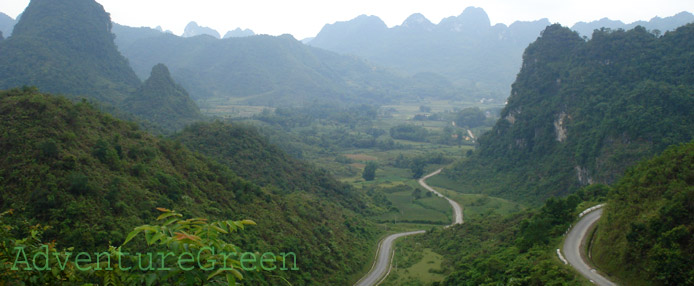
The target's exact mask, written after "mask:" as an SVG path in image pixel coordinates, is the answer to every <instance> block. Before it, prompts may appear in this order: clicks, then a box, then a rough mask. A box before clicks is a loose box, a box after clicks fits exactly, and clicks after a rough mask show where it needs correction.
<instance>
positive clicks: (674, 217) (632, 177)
mask: <svg viewBox="0 0 694 286" xmlns="http://www.w3.org/2000/svg"><path fill="white" fill-rule="evenodd" d="M593 249H594V250H593V259H594V260H595V261H596V262H597V263H598V266H600V267H601V269H602V270H604V271H606V272H608V273H610V274H614V275H616V276H617V277H619V278H620V279H622V281H623V282H624V284H628V285H694V280H693V279H694V262H693V261H694V143H688V144H683V145H679V146H673V147H671V148H668V149H667V150H666V151H665V152H663V154H662V155H660V156H658V157H655V158H653V159H650V160H648V161H645V162H642V163H639V164H638V165H637V166H635V167H634V168H632V169H630V170H629V171H628V172H627V173H626V174H625V175H624V177H623V178H622V179H621V180H619V182H618V183H616V184H615V186H614V188H613V191H612V192H611V193H610V195H609V197H608V200H607V206H606V207H605V212H604V214H603V218H602V219H601V220H600V223H599V225H598V230H597V233H596V239H595V245H594V247H593Z"/></svg>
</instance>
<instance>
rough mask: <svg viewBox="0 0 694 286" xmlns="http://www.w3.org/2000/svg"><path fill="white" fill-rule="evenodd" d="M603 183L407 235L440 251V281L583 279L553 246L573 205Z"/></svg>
mask: <svg viewBox="0 0 694 286" xmlns="http://www.w3.org/2000/svg"><path fill="white" fill-rule="evenodd" d="M604 188H609V187H607V186H594V187H587V188H584V189H581V190H580V191H579V192H578V194H576V195H572V196H569V197H567V198H551V199H548V200H547V201H546V202H545V204H544V205H543V206H542V207H541V208H539V209H528V210H523V211H520V212H514V213H512V214H509V215H499V214H490V215H487V216H472V217H471V216H468V217H466V220H465V224H463V225H460V226H455V227H451V228H449V229H447V230H436V229H432V230H431V231H429V232H427V234H426V235H424V236H421V237H415V238H412V239H409V240H413V242H415V243H417V244H418V245H419V244H421V245H422V247H431V248H432V249H433V250H434V251H435V252H436V253H440V254H443V255H444V257H445V261H444V263H442V265H449V266H448V267H446V268H444V269H443V271H445V272H448V273H450V274H449V275H448V277H446V280H445V281H444V282H442V283H441V285H583V281H582V279H583V278H580V277H579V276H578V275H577V274H576V273H575V272H573V271H571V270H570V268H569V266H565V265H563V264H561V263H560V262H559V260H558V259H557V257H556V252H555V249H556V248H555V247H554V246H555V245H556V244H558V243H559V242H560V241H561V237H562V234H563V233H564V232H565V231H566V229H567V228H568V227H569V224H570V223H571V222H573V221H574V219H575V218H576V217H577V215H578V213H579V212H580V211H582V209H577V206H578V205H579V204H580V203H583V202H587V203H588V204H594V202H595V201H596V200H598V199H599V198H600V195H601V194H602V193H603V192H596V191H595V190H596V189H604ZM579 194H580V195H579ZM486 199H487V200H488V199H489V198H486Z"/></svg>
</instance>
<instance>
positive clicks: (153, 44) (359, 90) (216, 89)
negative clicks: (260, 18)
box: [116, 29, 458, 107]
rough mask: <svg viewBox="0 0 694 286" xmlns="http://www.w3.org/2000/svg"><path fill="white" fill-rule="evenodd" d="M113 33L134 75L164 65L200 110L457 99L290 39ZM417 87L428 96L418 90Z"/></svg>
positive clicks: (446, 91)
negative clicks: (420, 99) (228, 107)
mask: <svg viewBox="0 0 694 286" xmlns="http://www.w3.org/2000/svg"><path fill="white" fill-rule="evenodd" d="M119 31H120V32H124V33H126V34H123V35H121V34H117V35H116V41H117V43H119V47H120V50H121V51H122V52H123V54H124V55H125V56H126V57H127V58H128V59H129V61H130V63H131V65H132V67H133V68H134V69H135V71H136V73H137V74H138V75H140V76H141V77H145V76H146V75H147V73H148V72H149V69H150V68H151V67H152V66H153V65H155V64H157V63H164V64H166V66H168V67H169V68H170V70H171V75H172V76H173V78H174V79H175V80H176V81H177V82H179V83H180V84H181V85H182V86H183V87H184V88H185V89H186V90H188V92H190V95H191V96H192V97H193V99H194V100H196V102H197V103H198V104H201V105H203V107H204V106H207V105H210V106H216V105H219V104H229V103H234V104H250V105H263V106H313V105H316V104H318V103H328V104H348V105H355V104H364V103H376V104H380V103H384V102H392V101H394V100H403V99H413V98H418V97H425V96H426V97H431V95H432V94H433V95H435V96H436V97H438V98H451V97H454V96H457V95H458V93H457V91H456V90H455V89H452V88H447V87H437V86H435V87H433V89H432V88H431V87H430V88H428V89H427V88H423V87H422V86H420V85H418V84H417V83H416V82H413V81H412V80H411V78H410V77H402V76H398V75H395V74H393V73H391V72H388V71H386V70H384V69H381V68H377V67H374V66H373V65H370V64H369V63H367V62H365V61H363V60H360V59H357V58H355V57H352V56H343V55H338V54H336V53H334V52H329V51H325V50H322V49H318V48H313V47H309V46H306V45H304V44H302V43H301V42H299V41H297V40H296V39H294V38H293V37H292V36H290V35H283V36H279V37H273V36H267V35H261V36H253V37H244V38H227V39H222V40H218V39H214V38H212V37H193V38H183V37H177V36H175V35H168V34H159V35H158V36H153V37H146V38H139V39H138V40H134V41H133V42H131V43H128V40H127V39H135V38H137V37H138V36H133V35H127V33H130V32H133V31H135V30H132V29H127V30H126V29H123V30H119ZM119 31H117V32H119ZM140 32H142V33H141V34H143V33H144V32H143V31H140ZM119 39H122V40H123V41H122V42H120V41H121V40H119ZM121 44H122V45H121ZM422 89H426V93H424V92H417V91H418V90H422Z"/></svg>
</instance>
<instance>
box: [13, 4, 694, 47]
mask: <svg viewBox="0 0 694 286" xmlns="http://www.w3.org/2000/svg"><path fill="white" fill-rule="evenodd" d="M97 2H99V3H101V4H102V5H103V6H104V8H105V9H106V11H107V12H109V13H111V19H113V21H114V22H116V23H119V24H123V25H128V26H137V27H139V26H148V27H156V26H162V28H163V29H165V30H171V31H173V32H174V33H175V34H179V35H180V34H182V33H183V29H184V28H185V26H186V24H188V22H190V21H196V22H197V23H198V24H199V25H201V26H208V27H211V28H213V29H216V30H217V31H218V32H219V33H220V34H222V35H224V34H225V33H226V32H227V31H228V30H233V29H235V28H237V27H241V28H249V29H252V30H253V31H255V32H256V33H261V34H270V35H280V34H285V33H288V34H292V35H294V37H295V38H297V39H302V38H306V37H313V36H315V35H316V34H317V33H318V32H319V31H320V29H321V28H322V27H323V25H324V24H326V23H334V22H335V21H346V20H350V19H352V18H355V17H356V16H359V15H361V14H367V15H376V16H378V17H380V18H381V19H383V21H384V22H386V24H387V25H388V26H390V27H392V26H396V25H400V24H401V23H402V22H403V21H404V20H405V19H406V18H407V17H408V16H409V15H411V14H413V13H422V14H424V16H426V17H427V18H428V19H429V20H431V21H432V22H434V23H438V22H439V21H441V19H442V18H445V17H448V16H457V15H459V14H460V13H461V12H462V11H463V10H464V9H465V8H466V7H468V6H476V7H482V8H483V9H484V10H485V11H486V12H487V14H489V18H490V20H491V22H492V24H496V23H504V24H507V25H509V24H511V23H512V22H514V21H516V20H537V19H541V18H548V19H549V20H550V21H551V22H553V23H556V22H559V23H561V24H563V25H565V26H572V25H573V24H574V23H576V22H579V21H592V20H598V19H600V18H603V17H608V18H610V19H613V20H622V21H623V22H626V23H630V22H634V21H637V20H649V19H651V18H653V17H655V16H660V17H667V16H672V15H674V14H676V13H679V12H682V11H688V12H692V11H693V10H694V1H692V0H658V1H655V0H649V1H645V0H523V1H518V0H426V1H423V0H349V1H346V0H345V1H342V0H341V1H330V0H245V1H239V0H196V1H191V0H97ZM28 3H29V0H2V1H1V2H0V12H4V13H5V14H8V15H10V16H11V17H13V18H16V16H17V15H18V14H19V13H21V12H22V11H23V10H24V8H26V6H27V5H28Z"/></svg>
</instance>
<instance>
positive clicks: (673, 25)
mask: <svg viewBox="0 0 694 286" xmlns="http://www.w3.org/2000/svg"><path fill="white" fill-rule="evenodd" d="M692 22H694V15H693V14H692V13H689V12H680V13H677V14H676V15H673V16H670V17H665V18H660V17H654V18H653V19H651V20H650V21H648V22H646V21H636V22H633V23H630V24H625V23H624V22H622V21H615V20H610V19H608V18H602V19H600V20H597V21H592V22H587V23H586V22H578V23H576V24H574V25H573V26H572V27H571V30H574V31H576V32H578V33H579V34H580V35H581V36H587V37H591V36H592V35H593V31H594V30H600V28H609V29H612V30H617V29H622V30H631V29H633V28H636V26H642V27H644V28H646V29H647V30H659V31H660V32H662V33H665V32H666V31H672V30H675V29H677V27H680V26H684V25H685V24H688V23H692Z"/></svg>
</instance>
